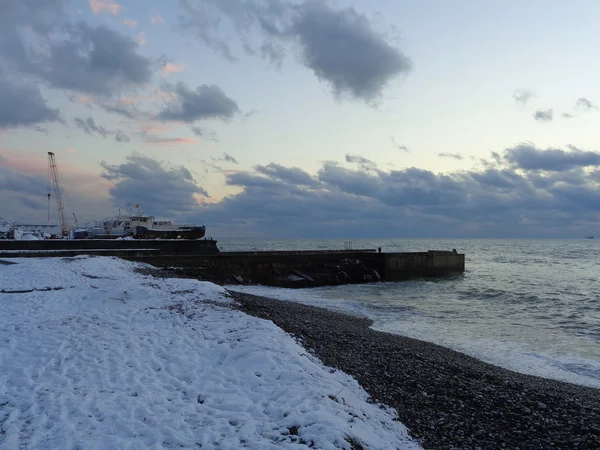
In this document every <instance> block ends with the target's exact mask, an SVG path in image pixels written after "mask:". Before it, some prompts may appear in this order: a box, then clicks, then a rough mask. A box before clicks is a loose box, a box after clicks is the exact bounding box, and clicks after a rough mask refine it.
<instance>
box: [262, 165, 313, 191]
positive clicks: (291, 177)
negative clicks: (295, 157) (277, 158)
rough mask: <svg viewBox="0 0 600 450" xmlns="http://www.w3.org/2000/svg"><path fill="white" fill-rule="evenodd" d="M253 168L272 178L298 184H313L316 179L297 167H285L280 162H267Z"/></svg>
mask: <svg viewBox="0 0 600 450" xmlns="http://www.w3.org/2000/svg"><path fill="white" fill-rule="evenodd" d="M254 170H255V171H256V172H258V173H261V174H263V175H266V176H268V177H270V178H272V179H275V180H280V181H282V182H285V183H292V184H295V185H298V186H315V185H316V184H317V183H318V181H317V180H316V179H315V178H314V177H312V176H311V175H310V174H309V173H308V172H306V171H304V170H302V169H300V168H299V167H285V166H282V165H281V164H276V163H269V164H268V165H266V166H260V165H258V166H255V167H254Z"/></svg>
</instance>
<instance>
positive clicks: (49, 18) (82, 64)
mask: <svg viewBox="0 0 600 450" xmlns="http://www.w3.org/2000/svg"><path fill="white" fill-rule="evenodd" d="M65 4H66V2H64V1H61V0H51V1H43V0H25V1H21V0H4V1H3V2H1V3H0V17H2V19H1V21H0V25H2V26H1V27H0V60H2V61H4V63H5V66H6V67H7V68H9V69H10V70H13V71H16V72H18V73H20V74H22V75H26V76H31V77H35V78H38V79H41V80H44V81H45V82H46V83H47V85H48V86H50V87H52V88H58V89H67V90H72V91H79V92H85V93H91V94H100V95H110V94H113V93H115V92H118V91H120V90H122V89H124V88H128V87H134V86H139V85H142V84H144V83H147V82H149V81H150V79H151V77H152V71H151V61H150V60H149V59H147V58H145V57H144V56H142V55H140V54H139V53H138V48H139V45H138V44H137V43H136V42H135V41H134V40H133V39H131V38H129V37H127V36H125V35H122V34H120V33H118V32H116V31H114V30H111V29H110V28H107V27H105V26H96V27H92V26H90V25H88V24H86V23H84V22H72V21H70V20H69V19H68V18H67V14H66V13H65V10H64V6H65Z"/></svg>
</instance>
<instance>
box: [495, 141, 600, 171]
mask: <svg viewBox="0 0 600 450" xmlns="http://www.w3.org/2000/svg"><path fill="white" fill-rule="evenodd" d="M504 158H505V159H506V161H507V162H508V163H510V164H511V165H513V166H515V167H518V168H520V169H525V170H547V171H554V172H564V171H569V170H571V169H575V168H581V167H592V166H600V153H597V152H592V151H582V150H579V149H577V148H575V147H571V149H570V151H565V150H562V149H558V148H548V149H546V150H542V149H538V148H536V147H535V146H533V145H531V144H520V145H518V146H516V147H513V148H510V149H507V151H506V153H505V155H504Z"/></svg>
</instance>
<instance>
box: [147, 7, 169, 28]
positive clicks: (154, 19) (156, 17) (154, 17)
mask: <svg viewBox="0 0 600 450" xmlns="http://www.w3.org/2000/svg"><path fill="white" fill-rule="evenodd" d="M150 23H152V24H157V23H165V19H164V18H163V17H162V16H161V15H160V14H158V13H157V12H156V9H154V8H153V9H152V11H150Z"/></svg>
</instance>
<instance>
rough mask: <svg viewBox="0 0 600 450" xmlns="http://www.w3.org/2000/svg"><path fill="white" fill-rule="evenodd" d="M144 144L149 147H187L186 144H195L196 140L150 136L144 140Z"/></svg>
mask: <svg viewBox="0 0 600 450" xmlns="http://www.w3.org/2000/svg"><path fill="white" fill-rule="evenodd" d="M144 143H146V144H150V145H171V144H182V145H188V144H197V143H198V139H194V138H184V137H174V138H168V137H159V136H151V137H148V138H146V139H144Z"/></svg>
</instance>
